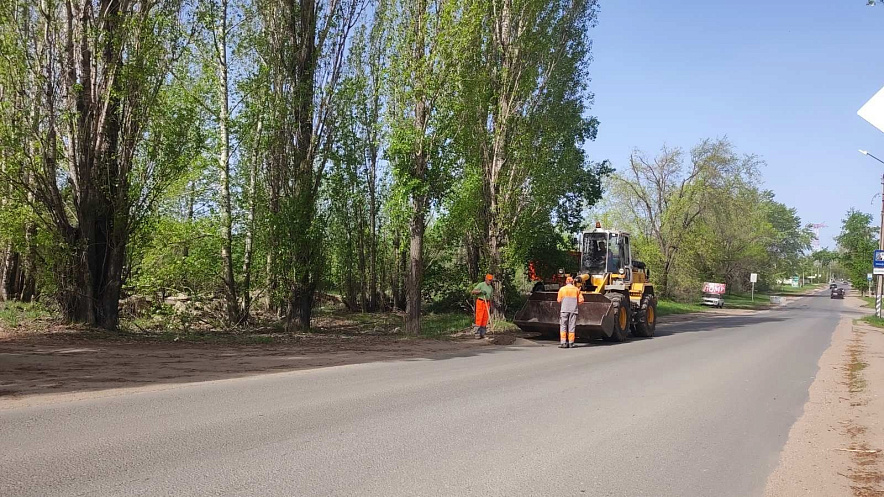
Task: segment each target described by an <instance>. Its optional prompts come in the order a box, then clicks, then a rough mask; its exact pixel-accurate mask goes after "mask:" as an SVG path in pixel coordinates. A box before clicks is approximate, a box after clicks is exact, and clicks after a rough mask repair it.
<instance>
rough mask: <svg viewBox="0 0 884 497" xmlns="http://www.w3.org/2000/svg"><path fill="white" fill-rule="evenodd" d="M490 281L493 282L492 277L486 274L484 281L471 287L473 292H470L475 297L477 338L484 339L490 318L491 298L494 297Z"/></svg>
mask: <svg viewBox="0 0 884 497" xmlns="http://www.w3.org/2000/svg"><path fill="white" fill-rule="evenodd" d="M492 281H494V276H493V275H490V274H486V275H485V281H483V282H481V283H477V284H476V286H474V287H473V291H471V292H470V294H472V295H475V296H476V328H478V332H479V338H485V332H486V331H487V330H488V320H489V319H490V318H491V297H493V296H494V287H493V286H491V282H492Z"/></svg>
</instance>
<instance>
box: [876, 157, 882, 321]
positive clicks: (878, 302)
mask: <svg viewBox="0 0 884 497" xmlns="http://www.w3.org/2000/svg"><path fill="white" fill-rule="evenodd" d="M875 159H878V158H877V157H875ZM878 161H879V162H880V159H878ZM878 248H879V249H881V250H884V174H882V175H881V231H880V233H878ZM873 271H874V269H873ZM875 281H876V283H877V285H876V287H877V288H875V315H876V316H878V317H879V318H880V317H881V295H882V293H884V274H876V275H875Z"/></svg>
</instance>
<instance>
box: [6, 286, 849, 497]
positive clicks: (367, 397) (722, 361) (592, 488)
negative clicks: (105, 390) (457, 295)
mask: <svg viewBox="0 0 884 497" xmlns="http://www.w3.org/2000/svg"><path fill="white" fill-rule="evenodd" d="M846 311H847V309H846V308H844V306H843V301H841V300H830V299H829V298H828V291H825V292H823V293H822V294H821V296H817V297H807V298H802V299H799V300H797V301H795V302H793V303H792V304H790V305H788V306H786V307H784V308H780V309H777V310H772V311H764V312H759V313H756V314H753V315H748V316H734V317H721V316H718V317H703V318H700V319H698V320H695V321H692V322H688V323H681V324H672V325H667V326H663V327H660V328H658V336H657V337H656V338H653V339H642V340H633V341H631V342H627V343H622V344H614V345H603V344H601V343H599V344H593V345H587V344H584V345H585V346H583V347H580V348H577V349H570V350H569V349H558V348H556V347H555V346H554V345H552V344H551V345H550V346H544V347H514V348H496V347H488V348H487V349H486V350H484V351H482V352H480V353H476V354H471V355H466V356H461V357H449V358H445V359H437V360H430V359H423V360H412V361H399V362H387V363H375V364H364V365H353V366H343V367H334V368H327V369H321V370H313V371H301V372H293V373H282V374H275V375H265V376H257V377H251V378H243V379H236V380H225V381H218V382H209V383H202V384H196V385H186V386H182V387H180V388H175V389H171V390H165V391H158V392H148V393H137V394H129V395H122V396H117V397H107V398H99V399H92V400H83V401H75V402H68V403H63V404H53V405H43V406H40V407H32V408H20V409H11V410H3V411H0V495H3V496H13V495H34V496H55V495H90V496H91V495H126V496H128V495H225V496H228V495H230V496H233V495H243V496H246V495H248V496H252V495H255V496H258V495H261V496H264V495H279V496H302V495H360V496H363V495H378V496H396V495H403V496H404V495H409V496H411V495H481V496H494V495H506V496H512V495H593V496H606V495H612V496H615V495H616V496H619V495H624V496H641V495H646V496H668V495H672V496H693V495H697V496H706V495H715V496H728V495H733V496H748V495H760V494H761V492H762V491H763V488H764V484H765V481H766V478H767V476H768V474H769V473H770V472H771V471H772V470H773V468H774V466H775V465H776V462H777V457H778V453H779V451H780V450H781V448H782V446H783V445H784V443H785V441H786V437H787V435H788V432H789V428H790V426H791V425H792V423H793V422H794V421H795V419H796V418H797V417H798V416H799V415H800V414H801V412H802V407H803V405H804V402H805V401H806V399H807V389H808V387H809V385H810V383H811V382H812V380H813V377H814V375H815V374H816V370H817V360H818V359H819V357H820V355H821V353H822V352H823V350H825V348H826V347H827V346H828V345H829V342H830V339H831V334H832V332H833V330H834V328H835V326H836V324H837V322H838V320H839V317H840V316H841V315H842V314H843V313H844V312H846ZM0 366H2V365H0Z"/></svg>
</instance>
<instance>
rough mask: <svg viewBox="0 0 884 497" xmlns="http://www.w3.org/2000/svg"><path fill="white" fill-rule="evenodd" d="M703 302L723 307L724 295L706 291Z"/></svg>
mask: <svg viewBox="0 0 884 497" xmlns="http://www.w3.org/2000/svg"><path fill="white" fill-rule="evenodd" d="M701 304H703V305H708V306H711V307H718V308H719V309H721V308H722V307H724V297H722V296H721V295H719V294H717V293H704V294H703V301H702V302H701Z"/></svg>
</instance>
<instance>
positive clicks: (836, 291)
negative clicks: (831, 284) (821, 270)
mask: <svg viewBox="0 0 884 497" xmlns="http://www.w3.org/2000/svg"><path fill="white" fill-rule="evenodd" d="M829 298H831V299H843V298H844V289H843V288H833V289H832V295H831V296H830V297H829Z"/></svg>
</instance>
